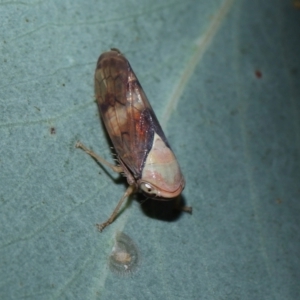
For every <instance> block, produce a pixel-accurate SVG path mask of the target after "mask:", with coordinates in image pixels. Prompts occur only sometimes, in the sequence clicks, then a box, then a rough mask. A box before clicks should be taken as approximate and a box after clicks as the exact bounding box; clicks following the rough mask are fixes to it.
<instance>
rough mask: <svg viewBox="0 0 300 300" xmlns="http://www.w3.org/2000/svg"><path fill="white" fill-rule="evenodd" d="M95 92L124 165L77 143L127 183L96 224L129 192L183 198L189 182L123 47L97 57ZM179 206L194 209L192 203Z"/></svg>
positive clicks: (112, 216) (100, 228)
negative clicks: (125, 178)
mask: <svg viewBox="0 0 300 300" xmlns="http://www.w3.org/2000/svg"><path fill="white" fill-rule="evenodd" d="M95 94H96V100H97V104H98V108H99V111H100V114H101V117H102V119H103V122H104V124H105V127H106V129H107V132H108V134H109V136H110V139H111V141H112V143H113V145H114V148H115V150H116V152H117V158H118V161H119V164H120V165H119V166H116V165H113V164H111V163H109V162H107V161H106V160H105V159H103V158H102V157H100V156H98V155H97V154H95V153H94V152H93V151H91V150H89V149H88V148H87V147H85V146H84V145H83V144H81V143H80V142H78V143H77V144H76V147H78V148H81V149H83V150H84V151H85V152H86V153H88V154H89V155H90V156H92V157H93V158H94V159H96V160H97V161H99V162H100V163H102V164H104V165H106V166H108V167H110V168H111V169H112V170H113V171H115V172H118V173H121V172H124V173H125V175H126V177H127V181H128V183H129V187H128V188H127V190H126V192H125V193H124V195H123V196H122V198H121V199H120V201H119V203H118V204H117V206H116V208H115V209H114V211H113V213H112V214H111V216H110V217H109V219H108V220H107V221H106V222H104V223H102V224H97V226H98V229H99V230H100V231H102V230H103V229H104V228H105V227H106V226H108V225H109V224H111V223H112V222H113V221H114V219H115V218H116V216H117V214H118V212H119V210H120V208H121V206H122V203H123V202H124V200H125V199H126V198H127V197H128V196H129V195H131V194H133V193H135V192H138V191H139V192H142V193H143V194H145V195H146V196H147V197H149V198H152V199H157V200H171V199H174V198H177V199H179V198H178V196H179V195H180V194H181V192H182V190H183V189H184V184H185V182H184V178H183V175H182V173H181V171H180V167H179V165H178V163H177V160H176V158H175V155H174V153H173V152H172V150H171V148H170V145H169V143H168V141H167V139H166V137H165V135H164V133H163V131H162V129H161V126H160V124H159V122H158V120H157V118H156V116H155V113H154V112H153V109H152V107H151V105H150V103H149V101H148V100H147V97H146V95H145V93H144V91H143V89H142V87H141V85H140V83H139V81H138V79H137V77H136V76H135V74H134V72H133V70H132V68H131V66H130V64H129V62H128V60H127V59H126V58H125V57H124V56H123V55H122V54H121V52H120V51H119V50H117V49H111V51H108V52H105V53H103V54H102V55H101V56H100V57H99V59H98V62H97V68H96V71H95ZM177 204H178V203H177ZM181 210H184V211H187V212H192V208H191V207H182V208H181Z"/></svg>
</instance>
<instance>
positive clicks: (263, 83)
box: [0, 0, 300, 300]
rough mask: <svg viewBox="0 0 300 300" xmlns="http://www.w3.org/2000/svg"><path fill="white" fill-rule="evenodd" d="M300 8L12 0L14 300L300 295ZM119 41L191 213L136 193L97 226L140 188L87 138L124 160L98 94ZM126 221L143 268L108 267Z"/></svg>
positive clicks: (5, 25) (9, 150) (0, 181)
mask: <svg viewBox="0 0 300 300" xmlns="http://www.w3.org/2000/svg"><path fill="white" fill-rule="evenodd" d="M297 3H298V2H297V1H294V2H293V1H284V0H277V1H258V0H254V1H245V0H240V1H238V0H236V1H234V0H227V1H226V0H223V1H221V0H212V1H204V0H199V1H192V0H190V1H189V0H187V1H172V0H166V1H164V2H161V1H157V0H155V1H150V0H142V1H136V0H132V1H129V0H128V1H99V0H89V1H83V0H74V1H69V0H67V1H58V0H50V1H34V0H32V1H23V2H20V1H8V2H6V1H1V2H0V20H1V28H0V32H1V34H0V36H1V38H0V47H1V51H0V61H1V73H0V76H1V81H0V85H1V88H0V114H1V116H0V138H1V149H0V152H1V155H0V170H1V171H0V185H1V187H0V203H1V204H0V205H1V206H0V270H1V272H0V298H1V299H280V300H282V299H300V285H299V281H300V255H299V253H300V230H299V229H300V225H299V218H300V215H299V213H300V180H299V179H300V119H299V116H300V55H299V54H300V39H299V28H300V10H299V9H297ZM298 5H299V4H298ZM111 47H117V48H119V49H120V50H121V51H122V52H123V53H124V54H125V55H126V57H127V58H128V59H129V61H130V62H131V65H132V67H133V69H134V70H135V72H136V74H137V76H138V78H139V80H140V82H141V84H142V85H143V87H144V90H145V92H146V94H147V95H148V98H149V100H150V102H151V103H152V105H153V108H154V110H155V112H156V114H157V116H158V118H159V119H160V120H161V123H162V125H163V127H164V129H165V133H166V135H167V137H168V139H169V142H170V144H171V145H172V148H173V150H174V151H175V153H176V155H177V158H178V160H179V162H180V165H181V168H182V170H183V173H184V175H185V177H186V182H187V184H186V188H185V190H184V193H183V197H184V201H185V202H186V203H187V204H188V205H192V206H193V209H194V212H193V215H192V216H190V215H188V214H181V215H180V216H178V217H177V218H174V219H171V220H169V219H164V218H161V217H157V218H155V217H153V214H152V215H149V214H148V213H145V209H143V208H144V207H145V205H146V204H147V203H148V202H146V204H142V205H140V204H139V203H138V202H137V201H132V202H129V205H128V208H127V209H126V210H124V212H123V213H122V214H121V215H120V216H119V218H118V219H117V221H116V222H115V223H113V224H112V225H111V226H109V227H108V228H107V229H105V231H103V232H102V233H99V232H97V230H96V228H95V226H94V225H95V223H98V222H101V221H104V220H105V219H106V218H107V217H108V216H109V214H110V213H111V212H112V210H113V208H114V207H115V205H116V203H117V202H118V200H119V198H120V197H121V195H122V193H123V192H124V190H125V188H126V181H123V180H118V176H117V175H116V174H112V173H111V172H110V171H105V169H103V168H101V167H99V166H98V165H97V164H96V163H95V162H94V161H93V160H92V159H91V158H90V157H88V156H87V155H85V154H84V153H83V152H82V151H80V150H78V149H75V148H74V145H75V142H76V141H77V140H81V141H82V142H83V143H85V144H86V145H87V146H89V147H91V148H93V149H94V151H96V152H97V153H98V154H101V155H103V156H104V157H105V158H107V159H108V160H111V159H112V158H111V149H110V148H109V142H108V140H107V138H106V135H105V132H104V131H103V128H102V125H101V123H100V121H99V116H98V112H97V107H96V104H95V103H94V95H93V74H94V69H95V66H96V61H97V59H98V56H99V55H100V53H102V52H104V51H106V50H108V49H109V48H111ZM111 177H113V178H114V179H115V180H112V178H111ZM154 206H155V210H156V211H157V215H159V214H160V212H161V211H162V212H164V210H166V209H167V208H166V206H165V205H163V204H160V203H157V204H156V205H154ZM154 206H153V207H154ZM151 207H152V206H151ZM117 231H123V232H125V233H126V234H128V235H129V236H130V237H131V238H132V239H133V240H134V242H135V244H136V245H137V247H138V248H139V251H140V254H141V262H140V266H139V268H138V270H137V271H136V272H135V273H133V274H132V275H131V276H127V277H122V276H117V275H116V274H113V273H111V272H110V270H109V268H108V265H107V262H108V255H109V253H110V252H111V249H112V246H113V243H114V237H115V235H116V232H117Z"/></svg>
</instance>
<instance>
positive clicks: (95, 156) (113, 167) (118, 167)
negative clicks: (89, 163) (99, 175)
mask: <svg viewBox="0 0 300 300" xmlns="http://www.w3.org/2000/svg"><path fill="white" fill-rule="evenodd" d="M75 147H76V148H80V149H82V150H83V151H85V152H86V153H87V154H88V155H90V156H91V157H92V158H94V159H95V160H96V161H98V162H100V163H101V164H103V165H105V166H107V167H110V168H111V169H112V170H113V171H114V172H117V173H122V172H123V168H122V167H121V166H116V165H113V164H111V163H109V162H108V161H106V160H105V159H104V158H102V157H101V156H99V155H97V154H96V153H95V152H93V151H92V150H90V149H88V148H87V147H86V146H84V145H83V144H82V143H80V142H77V143H76V145H75Z"/></svg>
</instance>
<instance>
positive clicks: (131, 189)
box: [96, 185, 136, 231]
mask: <svg viewBox="0 0 300 300" xmlns="http://www.w3.org/2000/svg"><path fill="white" fill-rule="evenodd" d="M135 190H136V187H135V185H130V186H129V187H128V188H127V190H126V192H125V193H124V195H123V196H122V198H121V199H120V201H119V203H118V204H117V206H116V208H115V209H114V211H113V212H112V214H111V215H110V217H109V219H108V220H107V221H105V222H104V223H102V224H97V225H96V226H97V228H98V230H99V231H102V230H103V229H104V228H105V227H106V226H108V225H109V224H111V223H112V222H113V221H114V220H115V218H116V217H117V214H118V212H119V210H120V208H121V206H122V204H123V202H124V200H125V199H126V198H127V197H129V196H130V195H131V194H133V193H134V192H135Z"/></svg>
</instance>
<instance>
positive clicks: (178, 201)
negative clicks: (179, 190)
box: [175, 196, 193, 214]
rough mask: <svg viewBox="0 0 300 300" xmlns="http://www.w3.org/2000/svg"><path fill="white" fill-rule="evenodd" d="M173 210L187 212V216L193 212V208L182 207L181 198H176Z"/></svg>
mask: <svg viewBox="0 0 300 300" xmlns="http://www.w3.org/2000/svg"><path fill="white" fill-rule="evenodd" d="M175 209H176V210H180V211H184V212H187V213H189V214H192V212H193V208H192V207H191V206H182V202H181V197H180V196H178V197H177V198H176V199H175Z"/></svg>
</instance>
